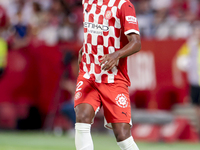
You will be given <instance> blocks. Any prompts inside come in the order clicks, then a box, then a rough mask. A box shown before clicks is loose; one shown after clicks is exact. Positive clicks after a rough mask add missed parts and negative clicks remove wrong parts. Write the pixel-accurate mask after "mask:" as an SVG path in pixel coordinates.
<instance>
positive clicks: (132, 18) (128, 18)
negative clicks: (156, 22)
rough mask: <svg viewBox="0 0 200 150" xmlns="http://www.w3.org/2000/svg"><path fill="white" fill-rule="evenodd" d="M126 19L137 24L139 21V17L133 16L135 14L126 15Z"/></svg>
mask: <svg viewBox="0 0 200 150" xmlns="http://www.w3.org/2000/svg"><path fill="white" fill-rule="evenodd" d="M126 21H128V22H129V23H133V24H136V23H137V18H136V17H133V16H126Z"/></svg>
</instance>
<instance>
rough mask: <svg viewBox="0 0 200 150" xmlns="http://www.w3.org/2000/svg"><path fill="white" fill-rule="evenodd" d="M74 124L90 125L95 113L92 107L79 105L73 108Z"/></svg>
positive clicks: (84, 104)
mask: <svg viewBox="0 0 200 150" xmlns="http://www.w3.org/2000/svg"><path fill="white" fill-rule="evenodd" d="M75 113H76V122H78V123H89V124H90V123H92V120H93V118H94V116H95V111H94V109H93V107H92V105H90V104H87V103H82V104H79V105H77V106H76V107H75Z"/></svg>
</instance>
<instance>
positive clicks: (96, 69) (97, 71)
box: [94, 64, 101, 74]
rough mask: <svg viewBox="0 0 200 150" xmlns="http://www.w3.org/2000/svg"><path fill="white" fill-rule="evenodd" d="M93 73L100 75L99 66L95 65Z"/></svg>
mask: <svg viewBox="0 0 200 150" xmlns="http://www.w3.org/2000/svg"><path fill="white" fill-rule="evenodd" d="M94 71H95V73H96V74H100V73H101V66H100V65H97V64H95V69H94Z"/></svg>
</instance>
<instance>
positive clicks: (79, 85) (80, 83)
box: [76, 81, 83, 91]
mask: <svg viewBox="0 0 200 150" xmlns="http://www.w3.org/2000/svg"><path fill="white" fill-rule="evenodd" d="M82 85H83V81H79V83H78V84H77V86H76V91H80V90H81V89H82V88H80V87H81V86H82Z"/></svg>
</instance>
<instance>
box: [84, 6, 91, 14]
mask: <svg viewBox="0 0 200 150" xmlns="http://www.w3.org/2000/svg"><path fill="white" fill-rule="evenodd" d="M91 8H92V5H90V4H88V6H87V8H86V10H85V11H86V12H87V13H88V12H89V11H90V10H91Z"/></svg>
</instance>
